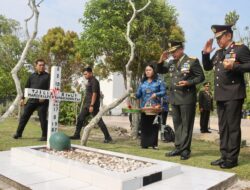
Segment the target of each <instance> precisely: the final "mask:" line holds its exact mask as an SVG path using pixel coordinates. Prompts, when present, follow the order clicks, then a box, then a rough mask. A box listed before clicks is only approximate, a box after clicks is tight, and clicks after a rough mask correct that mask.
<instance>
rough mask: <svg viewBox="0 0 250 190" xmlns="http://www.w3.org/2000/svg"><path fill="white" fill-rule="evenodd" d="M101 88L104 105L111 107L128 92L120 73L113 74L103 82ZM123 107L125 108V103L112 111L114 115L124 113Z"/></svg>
mask: <svg viewBox="0 0 250 190" xmlns="http://www.w3.org/2000/svg"><path fill="white" fill-rule="evenodd" d="M100 88H101V91H102V93H103V95H104V100H103V104H104V105H109V104H110V103H112V102H113V101H115V100H116V99H118V98H119V97H121V96H122V95H123V94H124V93H125V91H126V90H125V87H124V79H123V76H122V75H121V74H119V73H113V74H111V75H110V76H109V78H108V79H105V80H101V81H100ZM122 107H124V104H123V103H122V104H120V105H119V106H117V107H116V108H114V109H113V110H111V113H112V115H120V114H121V113H122V111H121V109H122Z"/></svg>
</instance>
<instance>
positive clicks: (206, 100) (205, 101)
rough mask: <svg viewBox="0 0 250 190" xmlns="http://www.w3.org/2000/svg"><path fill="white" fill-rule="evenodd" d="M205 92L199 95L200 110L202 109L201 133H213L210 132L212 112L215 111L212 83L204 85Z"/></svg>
mask: <svg viewBox="0 0 250 190" xmlns="http://www.w3.org/2000/svg"><path fill="white" fill-rule="evenodd" d="M203 86H204V90H201V91H200V93H199V108H200V113H201V116H200V130H201V133H211V131H209V130H208V122H209V117H210V111H213V110H214V108H213V95H212V93H211V92H210V82H205V83H204V84H203Z"/></svg>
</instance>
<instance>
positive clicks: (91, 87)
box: [73, 76, 111, 141]
mask: <svg viewBox="0 0 250 190" xmlns="http://www.w3.org/2000/svg"><path fill="white" fill-rule="evenodd" d="M94 92H95V93H96V94H97V97H96V101H95V104H94V105H93V108H94V111H93V113H92V114H91V113H90V112H89V107H90V104H91V98H92V94H93V93H94ZM99 107H100V84H99V81H98V80H97V79H96V78H95V77H94V76H93V77H91V78H90V79H89V80H88V83H87V85H86V95H85V99H84V105H83V107H82V110H81V112H80V114H79V115H78V118H77V123H76V131H75V134H74V136H73V137H76V138H79V137H80V133H81V129H82V127H83V124H84V122H86V119H87V117H88V116H89V115H90V114H91V115H92V116H95V115H97V113H98V112H99ZM98 126H99V127H100V128H101V130H102V132H103V134H104V137H105V140H108V141H110V140H111V137H110V134H109V132H108V129H107V127H106V125H105V123H104V122H103V120H102V118H101V119H100V120H99V122H98Z"/></svg>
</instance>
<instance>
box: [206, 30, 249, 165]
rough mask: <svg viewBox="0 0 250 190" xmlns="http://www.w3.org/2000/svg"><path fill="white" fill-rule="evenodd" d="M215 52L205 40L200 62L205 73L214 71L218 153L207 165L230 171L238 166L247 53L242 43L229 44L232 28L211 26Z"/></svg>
mask: <svg viewBox="0 0 250 190" xmlns="http://www.w3.org/2000/svg"><path fill="white" fill-rule="evenodd" d="M211 29H212V31H213V32H214V34H215V38H216V41H217V44H218V46H219V47H220V49H218V50H217V51H216V52H215V54H214V55H213V57H212V58H211V59H210V54H211V52H212V51H213V50H214V48H213V47H212V44H213V39H209V40H208V41H207V42H206V44H205V47H204V49H203V51H202V62H203V66H204V69H205V70H206V71H209V70H212V69H213V68H214V71H215V74H214V77H215V79H214V81H215V82H214V85H215V87H214V89H215V94H214V98H215V100H216V103H217V112H218V117H219V133H220V153H221V157H220V158H219V159H218V160H215V161H213V162H211V165H215V166H216V165H218V166H220V167H221V168H225V169H226V168H233V167H235V166H237V165H238V156H239V152H240V144H241V129H240V124H241V110H242V105H243V102H244V98H245V97H246V85H245V81H244V72H250V51H249V48H248V47H247V46H245V45H244V44H242V43H235V42H234V41H233V30H232V25H212V26H211Z"/></svg>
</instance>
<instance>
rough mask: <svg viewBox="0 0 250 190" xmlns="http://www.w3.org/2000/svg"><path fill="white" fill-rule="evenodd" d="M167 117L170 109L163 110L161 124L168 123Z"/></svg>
mask: <svg viewBox="0 0 250 190" xmlns="http://www.w3.org/2000/svg"><path fill="white" fill-rule="evenodd" d="M167 117H168V111H162V112H161V120H162V121H161V124H163V125H166V122H167Z"/></svg>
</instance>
